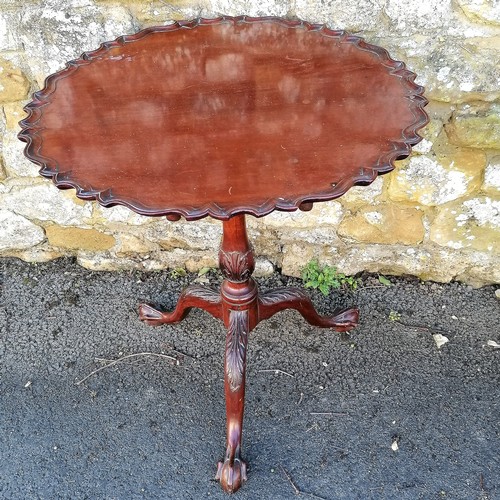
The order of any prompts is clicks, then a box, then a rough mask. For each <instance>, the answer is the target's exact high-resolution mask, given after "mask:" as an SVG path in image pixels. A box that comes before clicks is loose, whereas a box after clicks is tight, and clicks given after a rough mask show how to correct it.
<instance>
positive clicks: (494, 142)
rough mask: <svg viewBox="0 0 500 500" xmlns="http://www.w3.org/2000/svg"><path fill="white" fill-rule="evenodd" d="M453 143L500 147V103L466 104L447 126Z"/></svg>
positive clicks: (466, 145) (483, 147)
mask: <svg viewBox="0 0 500 500" xmlns="http://www.w3.org/2000/svg"><path fill="white" fill-rule="evenodd" d="M445 130H446V133H447V134H448V138H449V140H450V142H451V143H452V144H456V145H458V146H465V147H470V148H479V149H488V148H493V149H500V104H491V105H490V104H487V103H481V104H475V105H470V104H465V105H463V106H462V107H460V108H459V109H458V110H457V111H456V112H455V113H453V116H452V120H451V121H450V123H448V124H447V125H446V127H445Z"/></svg>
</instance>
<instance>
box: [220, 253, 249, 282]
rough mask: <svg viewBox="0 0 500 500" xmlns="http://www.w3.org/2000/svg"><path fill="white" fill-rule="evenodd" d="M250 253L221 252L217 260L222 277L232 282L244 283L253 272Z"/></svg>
mask: <svg viewBox="0 0 500 500" xmlns="http://www.w3.org/2000/svg"><path fill="white" fill-rule="evenodd" d="M251 255H252V251H251V250H249V251H248V252H244V253H243V252H225V251H224V250H221V251H220V253H219V260H220V266H221V271H222V274H224V276H225V277H226V278H227V279H229V280H231V281H234V282H237V283H242V282H244V281H246V280H247V279H248V278H249V277H250V275H251V274H252V271H253V265H252V264H253V262H252V260H253V259H251Z"/></svg>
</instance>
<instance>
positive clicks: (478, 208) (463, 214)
mask: <svg viewBox="0 0 500 500" xmlns="http://www.w3.org/2000/svg"><path fill="white" fill-rule="evenodd" d="M430 239H431V240H432V241H434V242H435V243H437V244H438V245H441V246H445V247H449V248H454V249H461V248H470V249H474V250H479V251H485V252H494V253H496V254H500V199H498V200H495V199H493V198H490V197H487V196H482V197H477V198H470V199H468V200H465V201H459V202H455V203H453V204H448V205H447V206H446V207H443V208H442V209H441V210H440V211H439V213H438V215H437V216H436V218H435V219H434V221H433V222H432V224H431V231H430Z"/></svg>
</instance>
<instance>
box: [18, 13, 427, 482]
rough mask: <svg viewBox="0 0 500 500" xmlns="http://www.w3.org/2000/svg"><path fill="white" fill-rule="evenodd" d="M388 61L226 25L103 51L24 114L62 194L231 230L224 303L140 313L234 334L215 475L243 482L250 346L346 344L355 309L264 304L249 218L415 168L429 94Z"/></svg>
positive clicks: (211, 293) (46, 171)
mask: <svg viewBox="0 0 500 500" xmlns="http://www.w3.org/2000/svg"><path fill="white" fill-rule="evenodd" d="M414 78H415V75H414V74H413V73H411V72H410V71H408V70H407V69H405V65H404V64H403V63H401V62H398V61H394V60H392V59H391V58H390V57H389V55H388V54H387V52H386V51H385V50H384V49H382V48H380V47H376V46H373V45H370V44H367V43H366V42H364V41H363V40H362V39H361V38H359V37H356V36H352V35H348V34H346V33H344V32H341V31H333V30H330V29H328V28H326V27H325V26H322V25H316V24H309V23H306V22H303V21H286V20H282V19H277V18H248V17H238V18H230V17H224V18H219V19H213V20H207V19H201V20H196V21H190V22H180V23H175V24H173V25H170V26H166V27H165V26H164V27H157V28H148V29H146V30H144V31H141V32H139V33H137V34H135V35H129V36H124V37H120V38H118V39H117V40H115V41H114V42H106V43H104V44H102V45H101V47H100V48H99V49H97V50H96V51H93V52H88V53H85V54H83V56H82V57H81V58H80V59H77V60H75V61H72V62H70V63H68V65H67V67H66V68H65V69H64V70H62V71H60V72H59V73H56V74H54V75H52V76H50V77H48V78H47V80H46V84H45V87H44V88H43V89H42V90H41V91H39V92H36V93H35V94H34V98H33V101H32V102H31V103H30V104H28V105H27V106H26V108H25V109H26V111H27V112H28V117H27V118H25V119H24V120H22V121H21V122H20V124H21V127H22V131H21V132H20V134H19V138H20V139H21V140H23V141H25V142H27V146H26V148H25V154H26V156H27V157H28V158H29V159H31V160H32V161H33V162H35V163H36V164H38V165H40V167H41V170H40V173H41V174H42V175H44V176H46V177H50V178H52V179H53V181H54V182H55V184H56V185H57V186H58V187H60V188H67V187H73V188H75V189H76V191H77V196H79V197H80V198H83V199H96V200H97V201H99V203H101V204H103V205H105V206H112V205H115V204H122V205H126V206H128V207H129V208H131V209H132V210H134V211H136V212H138V213H141V214H144V215H153V216H159V215H166V216H167V218H168V219H169V220H170V221H176V220H178V219H179V218H180V217H181V216H184V217H185V218H186V219H190V220H194V219H198V218H201V217H204V216H206V215H211V216H212V217H215V218H218V219H221V220H222V221H223V240H222V245H221V249H220V254H219V262H220V268H221V270H222V272H223V274H224V278H225V279H224V281H223V283H222V286H221V289H220V290H214V289H211V288H208V287H202V286H199V285H191V286H189V287H188V288H186V290H184V292H183V293H182V294H181V296H180V298H179V301H178V304H177V306H176V308H175V309H174V311H172V312H163V311H160V310H158V309H156V308H155V307H153V306H151V305H148V304H142V305H141V306H140V318H141V319H142V320H143V321H145V322H146V323H148V324H150V325H160V324H165V323H174V322H177V321H181V320H182V319H183V318H184V317H185V316H186V315H187V313H188V312H189V310H190V309H191V308H192V307H199V308H202V309H204V310H206V311H208V312H209V313H210V314H212V316H214V317H215V318H218V319H221V320H222V321H223V322H224V324H225V326H226V328H227V335H226V352H225V374H224V381H225V383H224V385H225V395H226V415H227V448H226V454H225V457H224V460H223V462H220V463H219V467H218V470H217V478H218V479H219V480H220V482H221V484H222V486H223V488H224V490H225V491H227V492H234V491H236V490H237V489H238V488H239V487H240V485H241V483H242V482H243V481H244V480H245V479H246V465H245V462H243V460H242V458H241V433H242V424H243V409H244V399H245V370H246V353H247V342H248V335H249V333H250V332H251V331H252V329H253V328H255V326H256V325H257V324H258V323H259V321H262V320H265V319H268V318H270V317H271V316H272V315H274V314H275V313H277V312H279V311H281V310H283V309H288V308H291V309H295V310H297V311H298V312H300V313H301V314H302V316H303V317H304V318H305V319H306V320H307V321H308V322H309V323H310V324H312V325H315V326H319V327H323V328H333V329H334V330H336V331H339V332H342V331H348V330H350V329H351V328H353V327H354V326H356V324H357V321H358V310H357V309H355V308H353V309H346V310H337V311H335V312H334V313H333V315H332V316H328V317H324V316H319V315H318V313H317V312H316V310H315V309H314V306H313V305H312V303H311V300H310V299H309V297H308V296H307V294H306V293H305V292H304V291H303V290H302V289H299V288H282V289H278V290H274V291H271V292H267V293H263V294H259V291H258V288H257V284H256V282H255V281H254V279H253V278H252V276H251V275H252V271H253V268H254V257H253V252H252V249H251V246H250V244H249V242H248V238H247V234H246V228H245V215H244V214H245V213H247V214H252V215H255V216H263V215H266V214H268V213H269V212H271V211H273V210H275V209H277V210H287V211H292V210H296V209H297V208H300V209H301V210H310V209H311V208H312V206H313V203H314V202H317V201H322V200H331V199H334V198H337V197H339V196H341V195H342V194H343V193H345V192H346V191H347V190H348V189H349V188H350V187H351V186H353V185H354V184H356V183H363V184H369V183H370V182H372V181H373V180H374V179H375V177H376V176H377V174H379V173H385V172H388V171H390V170H391V169H392V168H393V161H394V160H395V159H397V158H401V157H404V156H407V155H408V154H409V153H410V150H411V145H412V144H415V143H417V142H418V141H419V140H420V137H419V136H418V134H417V130H418V129H419V128H421V127H423V126H424V125H425V124H426V122H427V115H426V114H425V112H424V111H423V107H424V106H425V104H426V102H427V101H426V99H425V98H424V97H423V96H422V93H423V88H422V87H420V86H418V85H415V83H413V81H414Z"/></svg>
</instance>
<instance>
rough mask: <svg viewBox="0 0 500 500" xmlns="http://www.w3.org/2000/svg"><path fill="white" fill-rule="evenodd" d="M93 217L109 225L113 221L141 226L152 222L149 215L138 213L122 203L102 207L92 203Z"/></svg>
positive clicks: (113, 222)
mask: <svg viewBox="0 0 500 500" xmlns="http://www.w3.org/2000/svg"><path fill="white" fill-rule="evenodd" d="M94 219H95V221H96V222H98V223H100V224H105V225H110V226H113V225H114V224H115V223H118V224H120V225H123V224H129V225H131V226H142V225H144V224H149V223H151V222H153V219H152V218H151V217H146V216H145V215H139V214H137V213H135V212H134V211H132V210H130V208H127V207H125V206H123V205H116V206H114V207H103V206H102V205H99V204H97V203H94ZM110 223H111V224H110Z"/></svg>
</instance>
